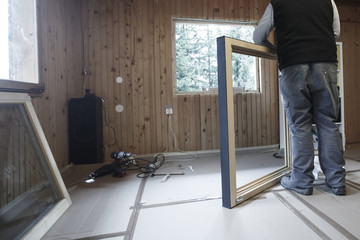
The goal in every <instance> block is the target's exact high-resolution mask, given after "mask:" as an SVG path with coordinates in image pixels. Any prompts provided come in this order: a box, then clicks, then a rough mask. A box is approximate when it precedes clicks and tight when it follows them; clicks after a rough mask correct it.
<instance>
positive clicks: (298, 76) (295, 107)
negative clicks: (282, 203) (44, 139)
mask: <svg viewBox="0 0 360 240" xmlns="http://www.w3.org/2000/svg"><path fill="white" fill-rule="evenodd" d="M280 91H281V94H282V97H283V101H284V107H285V112H286V116H287V119H288V122H289V127H290V135H291V148H292V159H293V169H292V172H291V176H290V179H291V182H292V183H293V184H294V187H300V188H310V187H312V184H313V181H314V176H313V174H312V170H313V169H314V144H313V136H312V131H311V129H312V124H313V123H315V124H316V129H317V132H318V140H319V142H318V151H319V162H320V166H321V169H322V171H323V172H324V174H325V177H326V182H327V184H329V185H330V186H332V187H342V186H345V174H346V172H345V169H344V165H345V160H344V157H343V148H342V139H341V134H340V131H339V129H338V127H337V126H336V124H335V121H336V119H337V117H338V114H339V109H340V102H339V90H338V88H337V64H336V63H309V64H297V65H293V66H289V67H286V68H284V69H282V70H281V76H280Z"/></svg>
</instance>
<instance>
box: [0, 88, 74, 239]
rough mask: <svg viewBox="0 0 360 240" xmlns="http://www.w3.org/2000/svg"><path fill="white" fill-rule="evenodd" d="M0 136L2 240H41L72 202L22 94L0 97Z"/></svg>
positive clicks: (28, 100)
mask: <svg viewBox="0 0 360 240" xmlns="http://www.w3.org/2000/svg"><path fill="white" fill-rule="evenodd" d="M0 137H1V142H0V169H1V172H0V179H1V184H0V188H1V196H0V238H1V239H40V238H41V237H42V236H43V234H45V233H46V231H47V230H48V229H49V228H50V227H51V225H52V224H53V223H55V221H56V220H57V218H58V217H60V216H61V214H62V213H63V212H64V211H65V210H66V209H67V208H68V207H69V206H70V204H71V200H70V197H69V195H68V193H67V191H66V188H65V185H64V183H63V181H62V179H61V177H60V174H59V171H58V169H57V166H56V163H55V160H54V158H53V156H52V154H51V151H50V148H49V146H48V144H47V142H46V139H45V136H44V134H43V132H42V130H41V127H40V123H39V121H38V119H37V118H36V115H35V111H34V109H33V107H32V105H31V102H30V98H29V97H28V96H27V95H26V94H17V93H0ZM45 222H46V224H44V223H45Z"/></svg>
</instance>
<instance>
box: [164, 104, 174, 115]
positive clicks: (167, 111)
mask: <svg viewBox="0 0 360 240" xmlns="http://www.w3.org/2000/svg"><path fill="white" fill-rule="evenodd" d="M165 114H166V115H170V114H173V108H172V106H165Z"/></svg>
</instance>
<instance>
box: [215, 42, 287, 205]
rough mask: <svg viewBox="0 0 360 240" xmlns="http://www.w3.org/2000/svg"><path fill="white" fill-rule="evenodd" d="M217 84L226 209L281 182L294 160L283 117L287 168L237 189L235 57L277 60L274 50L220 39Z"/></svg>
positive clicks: (285, 166) (218, 43)
mask: <svg viewBox="0 0 360 240" xmlns="http://www.w3.org/2000/svg"><path fill="white" fill-rule="evenodd" d="M217 51H218V53H217V54H218V81H219V120H220V158H221V178H222V199H223V207H225V208H233V207H235V206H236V205H238V204H240V203H242V202H244V201H245V200H247V199H249V198H251V197H253V196H254V195H256V194H258V193H260V192H262V191H264V190H266V189H267V188H269V187H271V186H273V185H275V184H276V183H278V182H279V181H280V178H281V177H282V176H284V175H285V174H287V173H289V172H290V171H291V167H292V159H291V151H290V150H291V149H290V133H289V128H288V124H287V121H286V117H285V112H284V111H282V114H283V119H284V121H283V124H282V126H280V127H282V128H283V129H284V132H283V134H284V166H282V167H280V168H279V169H277V170H275V171H273V172H270V173H269V174H266V175H264V176H262V177H260V178H258V179H256V180H254V181H251V182H249V183H248V184H246V185H244V186H242V187H239V188H237V186H236V158H235V127H234V100H233V99H234V91H233V86H232V64H231V62H232V61H231V60H232V59H231V58H232V53H233V52H235V53H239V54H245V55H250V56H255V57H259V58H265V59H271V60H277V54H276V51H275V50H272V49H270V48H267V47H263V46H259V45H256V44H253V43H249V42H244V41H241V40H237V39H232V38H229V37H225V36H224V37H220V38H218V39H217Z"/></svg>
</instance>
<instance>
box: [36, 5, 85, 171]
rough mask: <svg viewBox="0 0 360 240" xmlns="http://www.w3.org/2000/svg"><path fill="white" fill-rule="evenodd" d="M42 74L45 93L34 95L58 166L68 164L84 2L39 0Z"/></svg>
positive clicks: (79, 87) (78, 81)
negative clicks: (70, 103) (70, 114)
mask: <svg viewBox="0 0 360 240" xmlns="http://www.w3.org/2000/svg"><path fill="white" fill-rule="evenodd" d="M37 2H38V8H37V11H38V36H39V77H40V81H41V82H43V83H44V84H45V93H43V94H42V96H41V97H36V98H33V99H32V104H33V106H34V108H35V111H36V114H37V116H38V118H39V121H40V123H41V125H42V128H43V131H44V133H45V135H46V138H47V141H48V143H49V146H50V148H51V150H52V153H53V155H54V157H55V160H56V162H57V164H58V167H59V168H63V167H65V166H67V165H68V164H69V147H68V108H67V102H68V100H69V99H70V98H72V97H80V96H81V95H82V94H83V86H82V77H81V71H82V51H81V49H82V40H81V24H82V23H81V20H82V19H81V9H82V8H81V2H80V1H73V0H64V1H57V0H38V1H37Z"/></svg>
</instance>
